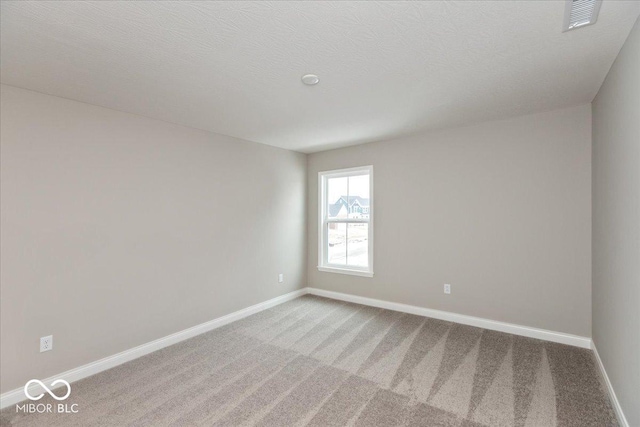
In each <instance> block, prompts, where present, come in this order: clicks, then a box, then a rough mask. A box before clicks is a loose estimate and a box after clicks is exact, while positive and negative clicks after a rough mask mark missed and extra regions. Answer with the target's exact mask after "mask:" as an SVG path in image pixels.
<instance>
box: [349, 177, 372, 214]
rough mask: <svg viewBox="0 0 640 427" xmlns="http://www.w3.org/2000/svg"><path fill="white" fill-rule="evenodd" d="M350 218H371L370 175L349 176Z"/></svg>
mask: <svg viewBox="0 0 640 427" xmlns="http://www.w3.org/2000/svg"><path fill="white" fill-rule="evenodd" d="M348 209H349V210H348V213H349V218H369V175H357V176H350V177H349V207H348Z"/></svg>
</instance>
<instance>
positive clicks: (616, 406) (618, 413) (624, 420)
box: [591, 341, 629, 427]
mask: <svg viewBox="0 0 640 427" xmlns="http://www.w3.org/2000/svg"><path fill="white" fill-rule="evenodd" d="M591 348H592V349H593V354H595V356H596V361H597V362H598V367H599V368H600V373H601V374H602V378H603V379H604V382H605V383H606V384H607V389H608V390H609V397H611V404H612V405H613V410H614V411H615V412H616V416H617V417H618V422H619V423H620V426H621V427H629V423H628V422H627V418H626V417H625V416H624V412H622V407H621V406H620V402H618V397H617V396H616V392H615V391H614V390H613V385H611V381H609V376H608V375H607V371H606V370H605V369H604V365H603V364H602V360H601V359H600V355H599V354H598V350H597V349H596V344H595V343H594V342H593V341H592V342H591Z"/></svg>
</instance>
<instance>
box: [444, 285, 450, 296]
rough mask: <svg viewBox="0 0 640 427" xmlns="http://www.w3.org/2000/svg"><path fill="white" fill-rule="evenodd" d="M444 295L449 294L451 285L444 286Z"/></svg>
mask: <svg viewBox="0 0 640 427" xmlns="http://www.w3.org/2000/svg"><path fill="white" fill-rule="evenodd" d="M444 293H445V294H450V293H451V285H450V284H448V283H445V284H444Z"/></svg>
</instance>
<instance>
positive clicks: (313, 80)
mask: <svg viewBox="0 0 640 427" xmlns="http://www.w3.org/2000/svg"><path fill="white" fill-rule="evenodd" d="M319 81H320V78H318V76H316V75H315V74H305V75H304V76H302V83H304V84H306V85H309V86H313V85H316V84H318V82H319Z"/></svg>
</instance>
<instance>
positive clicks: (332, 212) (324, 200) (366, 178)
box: [318, 166, 373, 277]
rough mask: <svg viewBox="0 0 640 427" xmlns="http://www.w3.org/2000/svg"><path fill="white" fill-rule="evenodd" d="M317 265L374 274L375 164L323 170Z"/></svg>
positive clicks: (338, 271) (368, 274) (320, 185)
mask: <svg viewBox="0 0 640 427" xmlns="http://www.w3.org/2000/svg"><path fill="white" fill-rule="evenodd" d="M318 178H319V179H318V181H319V182H318V184H319V202H320V203H319V219H320V221H319V248H318V269H319V270H321V271H331V272H337V273H345V274H356V275H361V276H368V277H371V276H373V167H372V166H364V167H358V168H351V169H342V170H336V171H328V172H320V174H319V176H318Z"/></svg>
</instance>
